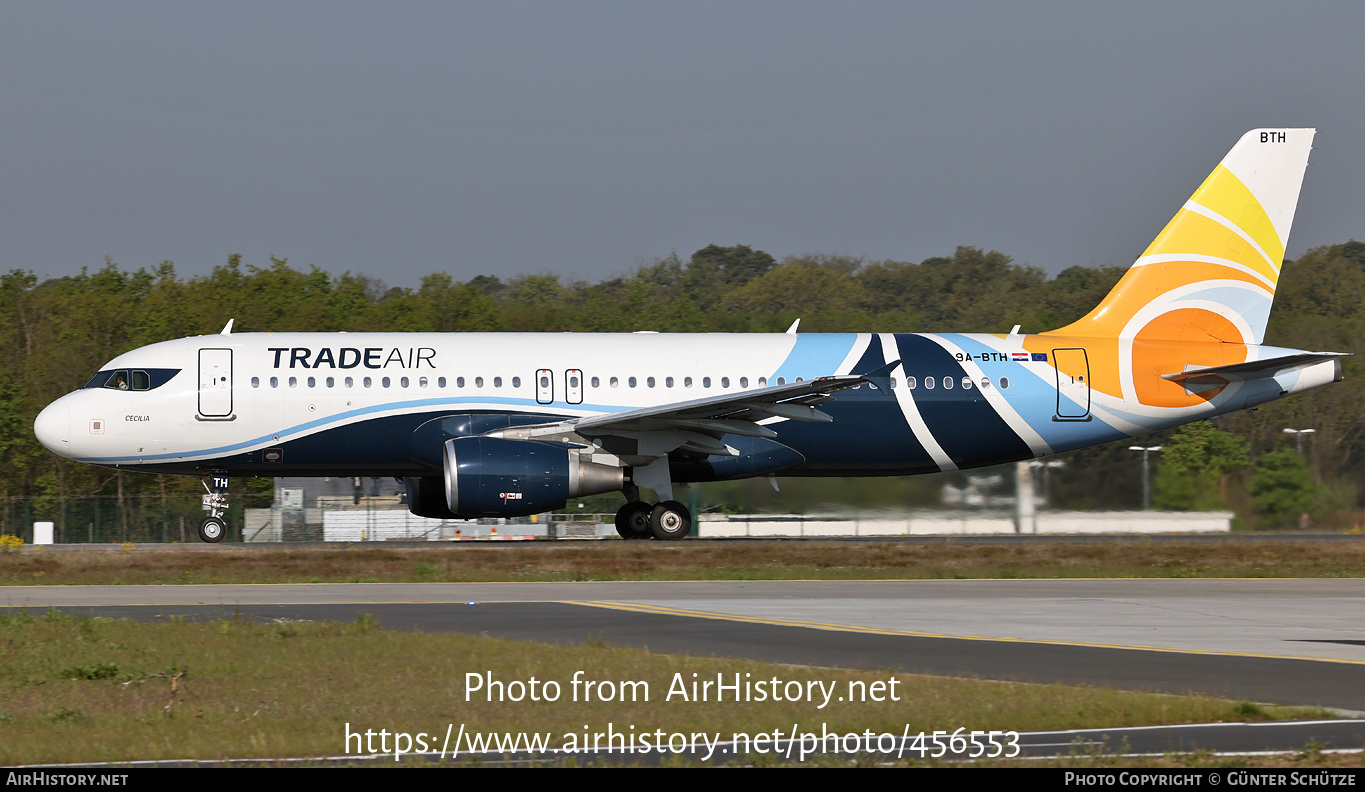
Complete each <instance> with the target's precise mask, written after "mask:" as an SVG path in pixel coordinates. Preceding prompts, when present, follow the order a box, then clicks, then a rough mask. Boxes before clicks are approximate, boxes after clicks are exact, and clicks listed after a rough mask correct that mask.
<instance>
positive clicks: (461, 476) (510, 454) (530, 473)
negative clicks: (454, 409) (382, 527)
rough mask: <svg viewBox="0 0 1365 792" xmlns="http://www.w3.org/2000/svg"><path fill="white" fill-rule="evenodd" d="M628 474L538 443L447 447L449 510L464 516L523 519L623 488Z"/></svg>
mask: <svg viewBox="0 0 1365 792" xmlns="http://www.w3.org/2000/svg"><path fill="white" fill-rule="evenodd" d="M624 483H625V471H624V470H623V469H622V468H619V467H616V466H614V465H603V464H600V463H597V462H591V461H588V460H586V459H584V458H583V455H582V454H581V453H580V452H579V451H578V450H577V449H575V448H572V447H570V446H566V445H563V444H560V443H545V442H541V441H539V440H508V439H504V438H501V437H457V438H454V439H452V440H447V441H446V443H445V500H446V508H448V509H449V510H450V511H451V512H452V513H453V514H456V515H459V516H461V517H518V516H521V515H526V514H539V513H541V512H546V511H553V510H555V509H560V508H563V507H564V504H565V503H566V502H568V500H569V498H576V497H579V496H581V495H597V494H599V493H603V492H612V491H614V490H619V489H621V487H622V486H623V485H624Z"/></svg>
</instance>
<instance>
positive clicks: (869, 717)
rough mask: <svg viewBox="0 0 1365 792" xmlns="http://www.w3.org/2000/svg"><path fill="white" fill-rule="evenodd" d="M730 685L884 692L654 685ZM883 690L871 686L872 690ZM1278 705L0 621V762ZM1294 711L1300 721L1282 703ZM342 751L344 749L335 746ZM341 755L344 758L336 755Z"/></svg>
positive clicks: (227, 629)
mask: <svg viewBox="0 0 1365 792" xmlns="http://www.w3.org/2000/svg"><path fill="white" fill-rule="evenodd" d="M580 670H581V671H583V672H584V674H583V676H582V678H583V679H588V680H593V681H597V682H601V681H612V682H617V683H619V682H623V681H643V682H647V683H648V685H649V690H650V696H649V700H648V701H625V702H622V701H602V700H593V701H578V702H574V701H572V700H571V690H572V688H571V680H572V678H573V674H574V672H575V671H580ZM467 673H476V674H487V675H489V676H490V677H491V678H492V679H495V680H500V681H502V682H504V683H510V682H512V681H513V680H520V681H522V682H523V683H528V682H529V681H530V680H531V678H532V677H534V678H535V679H536V680H538V681H539V682H541V683H542V684H543V683H545V682H547V681H556V682H558V683H559V685H560V690H561V694H560V699H559V700H558V701H553V702H551V701H539V702H533V701H529V700H523V701H521V702H512V701H501V702H499V701H492V702H490V701H487V700H485V697H484V696H483V694H480V693H475V694H474V695H473V699H474V700H472V701H468V702H467V701H466V700H465V696H466V691H465V682H466V674H467ZM693 673H696V674H697V675H698V676H697V679H702V680H704V679H707V678H711V679H714V678H715V675H716V674H717V673H723V674H725V675H726V678H727V679H730V678H733V675H734V674H736V673H738V674H740V675H741V678H745V677H744V675H745V674H748V675H750V676H749V677H748V679H752V680H767V679H772V678H777V679H779V680H781V681H783V682H784V683H785V682H787V681H795V682H800V683H802V684H805V683H807V682H812V681H816V682H822V683H825V684H827V685H831V686H833V687H832V688H830V689H831V690H833V691H836V692H837V693H844V692H846V691H848V690H849V689H850V687H849V683H850V682H854V683H856V682H863V683H866V684H868V685H871V684H872V683H874V682H882V683H883V685H889V683H890V681H891V680H892V679H894V680H896V690H897V692H898V694H899V698H900V699H901V700H900V701H891V700H889V695H884V696H883V697H884V698H885V699H886V700H883V701H881V702H876V701H867V702H848V701H845V702H839V701H836V700H833V699H831V701H830V703H829V704H828V705H827V706H825V707H824V708H820V707H819V706H817V704H818V703H819V702H815V703H811V702H807V701H778V702H774V701H766V702H734V701H725V702H722V703H717V702H715V701H714V700H712V701H710V702H690V701H682V700H679V699H678V698H676V697H675V698H674V699H673V700H671V701H669V700H666V694H667V692H668V691H669V688H670V686H671V684H672V682H673V679H674V675H675V674H677V675H681V677H679V678H680V679H682V680H683V681H684V682H690V680H691V679H692V678H693V677H692V676H691V675H692V674H693ZM883 692H884V693H889V690H888V689H887V688H885V687H884V688H883ZM1291 714H1293V713H1292V712H1290V711H1287V710H1279V709H1275V708H1269V707H1259V706H1256V705H1251V704H1248V703H1245V702H1242V703H1238V702H1229V701H1222V700H1218V699H1213V698H1208V697H1202V696H1165V695H1151V694H1142V693H1130V692H1118V691H1112V690H1105V689H1098V688H1087V687H1066V686H1061V685H1033V684H1016V683H1005V682H984V681H976V680H965V679H946V678H937V677H925V676H911V675H904V674H892V673H889V672H885V671H883V672H875V671H850V670H841V669H814V668H795V667H791V666H783V665H775V664H767V663H757V662H750V661H743V660H726V659H715V658H695V657H685V656H676V655H661V654H653V653H651V652H649V651H645V650H639V649H623V648H617V647H611V646H608V645H606V644H605V643H603V642H602V641H600V640H594V637H593V636H588V635H585V636H583V643H581V644H579V645H575V646H558V645H555V646H552V645H545V644H534V643H521V642H514V641H505V640H495V639H490V638H480V637H470V636H462V635H449V634H423V633H410V632H392V631H388V630H384V629H381V628H380V626H379V625H378V624H377V623H376V622H375V620H374V619H372V618H368V617H362V618H361V619H359V620H357V621H356V622H355V623H352V624H338V623H311V622H285V623H274V624H260V623H255V622H248V621H245V620H229V621H217V622H209V623H191V622H186V621H184V620H172V621H169V622H165V623H160V624H137V623H133V622H128V621H113V620H92V619H79V618H72V617H68V616H66V615H63V614H61V613H59V612H56V611H50V612H49V613H48V614H47V615H46V616H43V617H31V616H23V615H15V616H3V617H0V765H14V764H43V763H60V762H118V761H129V760H136V759H172V758H185V757H200V758H228V757H253V756H255V757H282V756H307V755H336V754H341V753H343V752H345V750H346V745H345V744H344V734H345V730H346V729H347V728H348V726H347V724H349V728H350V729H351V730H352V731H356V730H361V731H363V730H366V729H371V730H375V731H376V732H378V731H379V730H381V729H383V730H387V731H389V732H391V733H393V732H406V733H410V734H415V733H418V732H425V733H427V734H428V735H432V737H431V739H432V740H433V742H434V743H435V745H436V746H437V747H439V742H436V740H437V737H438V736H443V735H444V734H445V732H446V728H447V726H448V725H450V724H454V728H455V729H458V728H459V727H460V725H461V724H463V725H464V727H465V729H466V730H467V731H498V732H507V731H538V732H548V733H550V734H551V735H552V736H553V739H555V740H556V741H559V740H562V739H563V737H564V735H567V734H582V733H583V732H584V731H585V729H586V730H587V731H590V732H600V731H603V730H605V729H606V728H607V725H608V724H609V723H610V724H613V726H614V728H616V729H617V730H618V731H624V730H627V729H633V730H634V731H636V732H644V731H646V730H649V731H653V730H655V729H663V730H665V731H666V732H670V733H671V732H682V733H691V732H708V733H713V734H714V733H720V734H723V735H725V736H726V738H727V739H728V738H729V736H730V735H731V734H732V733H733V732H747V733H751V734H752V733H757V732H760V731H766V732H772V730H774V729H782V730H784V731H786V730H789V729H790V728H791V726H792V724H796V725H797V726H798V728H800V729H802V730H813V731H819V730H820V729H821V728H828V729H829V730H831V731H836V730H837V731H840V732H850V731H856V732H859V733H861V732H863V731H865V730H867V729H871V730H872V731H873V732H874V733H881V732H891V733H894V734H901V733H902V732H903V731H904V730H905V729H906V728H907V727H908V729H909V730H910V731H911V732H912V733H914V732H918V731H921V730H924V731H930V732H932V731H934V730H939V729H942V730H948V731H951V730H954V729H957V728H958V727H965V728H966V729H968V730H970V729H982V730H989V729H998V730H1015V731H1026V730H1037V729H1064V728H1086V727H1101V726H1141V725H1153V724H1163V723H1184V722H1205V721H1216V720H1263V719H1267V718H1278V717H1286V716H1287V715H1291ZM1300 714H1303V713H1300ZM352 748H354V745H353V746H352ZM352 752H354V750H353V751H352Z"/></svg>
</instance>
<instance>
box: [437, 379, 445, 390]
mask: <svg viewBox="0 0 1365 792" xmlns="http://www.w3.org/2000/svg"><path fill="white" fill-rule="evenodd" d="M445 386H446V378H445V377H437V378H436V387H438V388H444V387H445Z"/></svg>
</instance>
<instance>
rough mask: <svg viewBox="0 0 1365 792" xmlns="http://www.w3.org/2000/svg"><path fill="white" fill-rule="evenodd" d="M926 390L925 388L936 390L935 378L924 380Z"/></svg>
mask: <svg viewBox="0 0 1365 792" xmlns="http://www.w3.org/2000/svg"><path fill="white" fill-rule="evenodd" d="M924 388H925V390H933V389H934V378H933V377H925V378H924Z"/></svg>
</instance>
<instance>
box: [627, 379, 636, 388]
mask: <svg viewBox="0 0 1365 792" xmlns="http://www.w3.org/2000/svg"><path fill="white" fill-rule="evenodd" d="M626 384H628V385H630V387H632V388H633V387H635V378H634V377H631V378H630V379H628V380H626Z"/></svg>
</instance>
